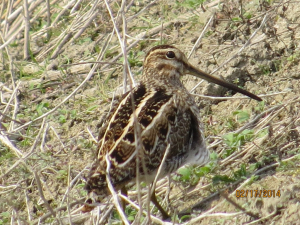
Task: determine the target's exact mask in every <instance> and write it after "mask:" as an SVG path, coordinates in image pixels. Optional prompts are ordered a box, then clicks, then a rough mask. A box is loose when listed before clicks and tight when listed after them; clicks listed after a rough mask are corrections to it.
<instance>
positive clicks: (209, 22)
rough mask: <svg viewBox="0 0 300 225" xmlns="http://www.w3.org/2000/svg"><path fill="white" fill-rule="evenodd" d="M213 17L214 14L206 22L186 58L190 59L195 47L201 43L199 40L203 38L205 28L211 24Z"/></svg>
mask: <svg viewBox="0 0 300 225" xmlns="http://www.w3.org/2000/svg"><path fill="white" fill-rule="evenodd" d="M214 17H215V13H214V14H213V15H212V16H211V17H210V19H209V21H208V22H207V24H206V25H205V27H204V28H203V30H202V32H201V34H200V36H199V37H198V39H197V41H196V43H195V44H194V46H193V48H192V50H191V51H190V53H189V54H188V57H187V58H188V59H189V58H190V57H191V55H192V54H193V52H194V51H195V49H196V47H197V46H198V44H199V43H200V41H201V39H202V38H203V36H204V34H205V32H206V30H207V28H208V27H209V25H210V24H211V22H212V21H213V19H214Z"/></svg>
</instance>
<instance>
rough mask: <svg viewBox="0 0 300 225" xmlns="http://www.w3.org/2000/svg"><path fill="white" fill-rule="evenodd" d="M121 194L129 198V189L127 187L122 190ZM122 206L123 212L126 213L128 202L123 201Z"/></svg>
mask: <svg viewBox="0 0 300 225" xmlns="http://www.w3.org/2000/svg"><path fill="white" fill-rule="evenodd" d="M121 194H122V195H124V196H126V197H127V194H128V192H127V189H126V187H125V186H124V187H122V188H121ZM121 206H122V209H123V211H124V212H125V208H126V202H125V200H124V199H122V202H121Z"/></svg>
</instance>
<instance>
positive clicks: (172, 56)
mask: <svg viewBox="0 0 300 225" xmlns="http://www.w3.org/2000/svg"><path fill="white" fill-rule="evenodd" d="M166 56H167V57H168V58H169V59H172V58H175V53H174V52H173V51H168V52H167V54H166Z"/></svg>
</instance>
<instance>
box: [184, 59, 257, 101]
mask: <svg viewBox="0 0 300 225" xmlns="http://www.w3.org/2000/svg"><path fill="white" fill-rule="evenodd" d="M186 69H187V71H188V73H189V74H191V75H194V76H196V77H199V78H202V79H204V80H207V81H208V82H211V83H215V84H218V85H221V86H223V87H226V88H229V89H231V90H233V91H236V92H239V93H242V94H244V95H247V96H248V97H250V98H253V99H255V100H257V101H262V99H261V98H260V97H258V96H256V95H255V94H252V93H251V92H249V91H246V90H243V89H241V88H239V87H237V86H235V85H234V84H231V83H228V82H226V81H224V80H222V79H220V78H217V77H214V76H212V75H210V74H208V73H205V72H203V71H201V70H199V69H197V68H195V67H194V66H192V65H191V64H188V65H186Z"/></svg>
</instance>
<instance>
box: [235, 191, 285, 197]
mask: <svg viewBox="0 0 300 225" xmlns="http://www.w3.org/2000/svg"><path fill="white" fill-rule="evenodd" d="M235 196H236V197H237V198H247V197H250V198H276V197H277V198H279V197H280V196H281V192H280V190H268V189H265V190H243V189H240V190H236V191H235Z"/></svg>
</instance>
